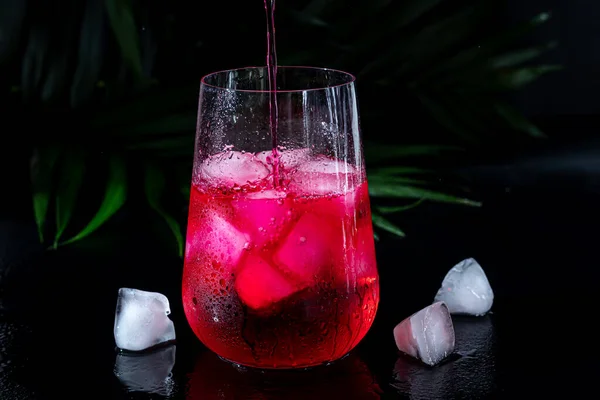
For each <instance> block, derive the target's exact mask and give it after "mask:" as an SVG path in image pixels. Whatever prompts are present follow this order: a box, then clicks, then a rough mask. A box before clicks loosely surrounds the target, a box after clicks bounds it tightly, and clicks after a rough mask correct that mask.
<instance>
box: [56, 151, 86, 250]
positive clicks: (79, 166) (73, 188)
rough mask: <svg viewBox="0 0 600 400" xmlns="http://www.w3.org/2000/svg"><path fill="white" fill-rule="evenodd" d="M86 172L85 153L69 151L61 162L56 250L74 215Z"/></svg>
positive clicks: (57, 199)
mask: <svg viewBox="0 0 600 400" xmlns="http://www.w3.org/2000/svg"><path fill="white" fill-rule="evenodd" d="M84 171H85V153H84V152H83V151H81V150H75V151H69V152H68V153H67V154H65V156H64V158H63V160H62V162H61V174H60V178H61V179H60V182H59V185H58V190H57V193H56V204H55V206H56V234H55V235H54V248H55V249H56V248H57V247H58V242H59V240H60V238H61V236H62V235H63V233H64V231H65V229H66V227H67V224H68V223H69V221H70V220H71V216H72V215H73V209H74V208H75V203H76V200H77V195H78V193H79V189H80V188H81V184H82V183H83V175H84Z"/></svg>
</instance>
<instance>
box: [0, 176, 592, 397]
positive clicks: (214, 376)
mask: <svg viewBox="0 0 600 400" xmlns="http://www.w3.org/2000/svg"><path fill="white" fill-rule="evenodd" d="M590 174H591V173H590ZM594 176H596V175H593V176H592V175H590V176H589V177H588V178H589V179H585V181H586V182H587V183H585V182H584V183H582V182H581V181H578V182H572V183H570V184H569V185H568V186H556V187H552V186H551V185H547V186H546V185H545V186H543V187H542V186H538V187H537V188H536V189H531V188H530V189H527V188H522V187H511V188H510V189H511V190H509V191H505V190H504V188H499V187H497V186H493V187H486V186H485V185H483V187H484V189H485V190H484V191H483V197H484V198H483V200H484V201H485V203H484V206H483V207H482V208H480V209H471V208H464V207H452V206H440V205H428V204H426V205H424V206H422V207H418V208H417V209H415V210H414V211H411V212H408V213H404V214H401V219H400V220H399V221H398V222H399V223H400V224H401V226H402V227H403V228H404V230H405V231H406V232H407V234H408V236H407V238H406V239H403V240H396V239H391V238H389V237H388V238H384V239H383V240H382V241H380V242H379V243H378V244H377V252H378V253H377V256H378V263H379V267H380V273H381V296H382V300H381V303H380V309H379V312H378V315H377V318H376V320H375V323H374V325H373V328H372V330H371V331H370V332H369V334H368V335H367V336H366V338H365V340H364V341H363V342H362V343H361V344H360V345H359V346H358V348H357V349H356V351H355V352H353V353H352V354H351V355H350V356H349V357H348V358H346V359H344V360H341V361H340V362H339V363H336V364H334V365H332V366H330V367H327V368H321V369H315V370H311V371H308V372H306V373H299V374H296V373H292V374H282V373H279V374H261V373H257V372H254V371H247V370H239V369H237V368H235V367H233V366H232V365H230V364H228V363H225V362H223V361H221V360H220V359H218V358H217V357H216V356H214V355H213V354H212V353H210V352H208V351H206V350H205V349H204V348H203V346H202V345H201V344H200V343H199V342H198V341H197V339H196V338H195V336H194V335H193V333H192V332H191V330H190V329H189V327H188V326H187V323H186V321H185V317H184V315H183V309H182V306H181V300H180V297H179V296H180V293H181V289H180V287H181V286H180V284H181V270H182V267H181V260H179V259H177V258H174V257H172V256H171V255H169V254H161V253H159V252H158V251H157V250H154V249H159V248H160V247H159V246H157V245H156V242H153V240H156V239H155V238H153V232H152V231H151V230H148V232H146V231H145V230H144V231H131V232H130V231H127V232H120V234H121V235H123V237H126V238H127V239H126V240H124V241H121V242H110V241H109V242H106V241H105V240H108V239H110V235H109V236H108V239H107V238H104V237H102V235H101V234H99V236H97V238H98V239H94V240H97V241H99V242H100V243H101V244H100V245H99V246H96V247H94V243H92V242H93V241H90V242H88V244H86V245H83V244H82V245H80V246H73V247H71V248H68V249H67V248H65V249H63V250H61V251H58V252H47V253H43V252H40V249H39V248H38V247H36V245H35V237H36V232H35V227H34V226H33V224H31V223H30V222H28V221H12V222H6V221H8V219H5V222H2V224H1V227H2V232H0V238H2V239H3V240H2V243H0V251H1V253H0V269H1V271H0V272H1V273H0V292H1V293H2V294H1V296H2V302H1V307H0V311H1V312H0V399H3V400H4V399H9V400H12V399H16V400H21V399H22V400H37V399H49V398H53V397H61V398H66V399H70V398H73V399H79V398H88V397H92V396H94V397H102V398H106V399H117V400H118V399H148V398H150V399H154V398H158V399H161V398H171V399H188V400H196V399H230V398H231V399H238V398H239V399H287V398H291V399H294V398H298V399H304V398H306V399H309V400H313V399H331V398H347V399H372V398H383V399H404V398H407V399H463V398H473V399H478V398H507V399H514V398H521V397H523V396H541V397H548V396H558V395H561V396H562V397H565V398H581V397H582V396H587V394H586V393H588V392H589V391H590V390H593V389H595V387H596V380H597V376H598V373H600V369H599V363H598V361H597V360H598V350H597V348H596V347H597V346H595V336H594V332H595V330H594V328H593V322H594V318H595V317H594V316H595V314H596V313H597V312H596V296H595V294H596V292H597V282H598V278H599V277H600V273H599V272H598V271H599V268H598V252H597V248H598V239H597V235H596V234H595V232H596V231H597V228H598V226H600V212H598V211H597V210H598V204H600V191H598V190H596V187H597V185H596V182H597V181H599V180H593V179H591V178H593V177H594ZM599 176H600V175H599ZM480 179H481V180H482V181H485V176H482V177H481V178H480ZM544 182H547V181H544ZM557 182H558V181H557ZM484 183H485V182H484ZM500 189H502V190H500ZM123 218H130V219H132V220H133V222H132V223H130V224H128V226H145V225H144V223H145V221H146V220H145V219H144V218H145V217H143V216H137V214H135V213H133V212H131V210H130V211H129V212H128V213H126V214H125V216H124V217H123ZM111 235H112V234H111ZM32 238H33V239H32ZM106 243H109V244H106ZM119 243H121V244H119ZM107 249H109V250H107ZM149 249H152V251H149ZM467 257H475V258H476V259H477V260H478V261H479V263H480V264H481V265H482V266H483V268H484V269H485V271H486V273H487V275H488V278H489V280H490V283H491V285H492V287H493V289H494V293H495V301H494V306H493V314H491V315H488V316H485V317H482V318H467V317H460V318H454V323H455V325H454V326H455V330H456V341H457V343H456V352H455V354H454V355H453V356H452V357H450V358H449V359H448V360H447V361H446V362H445V363H443V364H442V365H439V366H437V367H427V366H424V365H422V364H420V363H419V362H417V361H415V360H412V359H409V358H407V357H405V356H403V355H400V354H398V352H397V351H396V349H395V346H394V340H393V335H392V329H393V327H394V326H395V325H396V324H397V323H398V322H400V320H402V319H403V318H405V317H407V316H409V315H410V314H412V313H413V312H415V311H417V310H418V309H420V308H422V307H424V306H426V305H428V304H430V303H431V302H432V301H433V297H434V295H435V293H436V291H437V289H438V287H439V285H440V283H441V281H442V278H443V277H444V275H445V273H446V272H447V270H448V269H449V268H450V267H452V266H453V265H454V264H456V263H457V262H458V261H460V260H462V259H464V258H467ZM119 287H136V288H139V289H143V290H153V291H159V292H161V293H164V294H165V295H166V296H167V297H168V298H169V299H170V302H171V306H172V314H171V318H172V319H173V321H174V323H175V326H176V331H177V344H176V346H171V347H167V348H163V349H160V350H159V351H158V352H154V353H151V354H147V355H143V356H129V355H127V356H126V355H123V354H118V353H117V352H116V351H115V347H114V339H113V333H112V328H113V322H114V310H115V302H116V296H117V289H118V288H119ZM173 362H174V363H173Z"/></svg>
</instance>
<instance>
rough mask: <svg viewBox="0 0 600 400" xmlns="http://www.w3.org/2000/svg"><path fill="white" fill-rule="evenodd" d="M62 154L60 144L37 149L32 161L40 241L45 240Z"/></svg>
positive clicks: (34, 197) (34, 205) (34, 198)
mask: <svg viewBox="0 0 600 400" xmlns="http://www.w3.org/2000/svg"><path fill="white" fill-rule="evenodd" d="M60 154H61V148H60V147H58V146H48V147H45V148H41V149H37V150H36V151H35V152H34V155H33V157H32V161H31V181H32V193H33V211H34V216H35V222H36V225H37V229H38V236H39V238H40V242H42V243H43V242H44V227H45V224H46V215H47V214H48V205H49V203H50V196H51V192H52V175H53V172H54V166H55V165H56V162H57V161H58V158H59V156H60Z"/></svg>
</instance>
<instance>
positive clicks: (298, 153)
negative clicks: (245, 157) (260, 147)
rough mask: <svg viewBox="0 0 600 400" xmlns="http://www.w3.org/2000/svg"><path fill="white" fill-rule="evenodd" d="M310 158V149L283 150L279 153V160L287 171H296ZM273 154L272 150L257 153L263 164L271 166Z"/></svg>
mask: <svg viewBox="0 0 600 400" xmlns="http://www.w3.org/2000/svg"><path fill="white" fill-rule="evenodd" d="M309 156H310V149H307V148H305V149H292V150H283V151H280V152H279V160H280V161H281V163H282V164H283V166H284V168H285V169H286V170H290V169H294V168H296V167H297V166H299V165H300V164H301V163H303V162H304V161H306V160H308V157H309ZM272 157H273V152H272V151H271V150H267V151H261V152H260V153H256V158H257V159H258V160H260V161H261V162H263V163H265V164H267V165H271V164H272V160H271V159H272Z"/></svg>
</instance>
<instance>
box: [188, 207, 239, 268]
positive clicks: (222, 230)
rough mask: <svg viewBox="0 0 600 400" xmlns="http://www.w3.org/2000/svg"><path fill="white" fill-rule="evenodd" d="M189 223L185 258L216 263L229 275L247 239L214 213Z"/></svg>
mask: <svg viewBox="0 0 600 400" xmlns="http://www.w3.org/2000/svg"><path fill="white" fill-rule="evenodd" d="M190 223H191V224H192V226H191V228H190V229H189V230H188V231H189V234H188V236H187V243H186V249H185V253H186V258H190V257H199V256H203V257H204V258H205V259H206V260H207V261H211V262H216V263H218V264H219V265H220V266H221V267H222V268H223V269H224V271H225V273H226V274H227V275H230V274H231V273H232V272H233V269H234V268H235V266H236V265H237V263H238V262H239V260H240V258H241V257H242V253H243V252H244V248H245V247H246V243H248V241H249V238H248V237H247V236H246V235H245V234H244V233H242V232H240V231H239V230H238V229H237V228H236V227H235V226H233V225H232V224H231V223H229V221H227V219H226V218H225V217H224V216H221V215H219V214H217V213H216V212H212V211H211V212H207V213H205V214H204V215H202V216H200V217H199V218H198V219H196V220H195V221H191V222H190Z"/></svg>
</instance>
